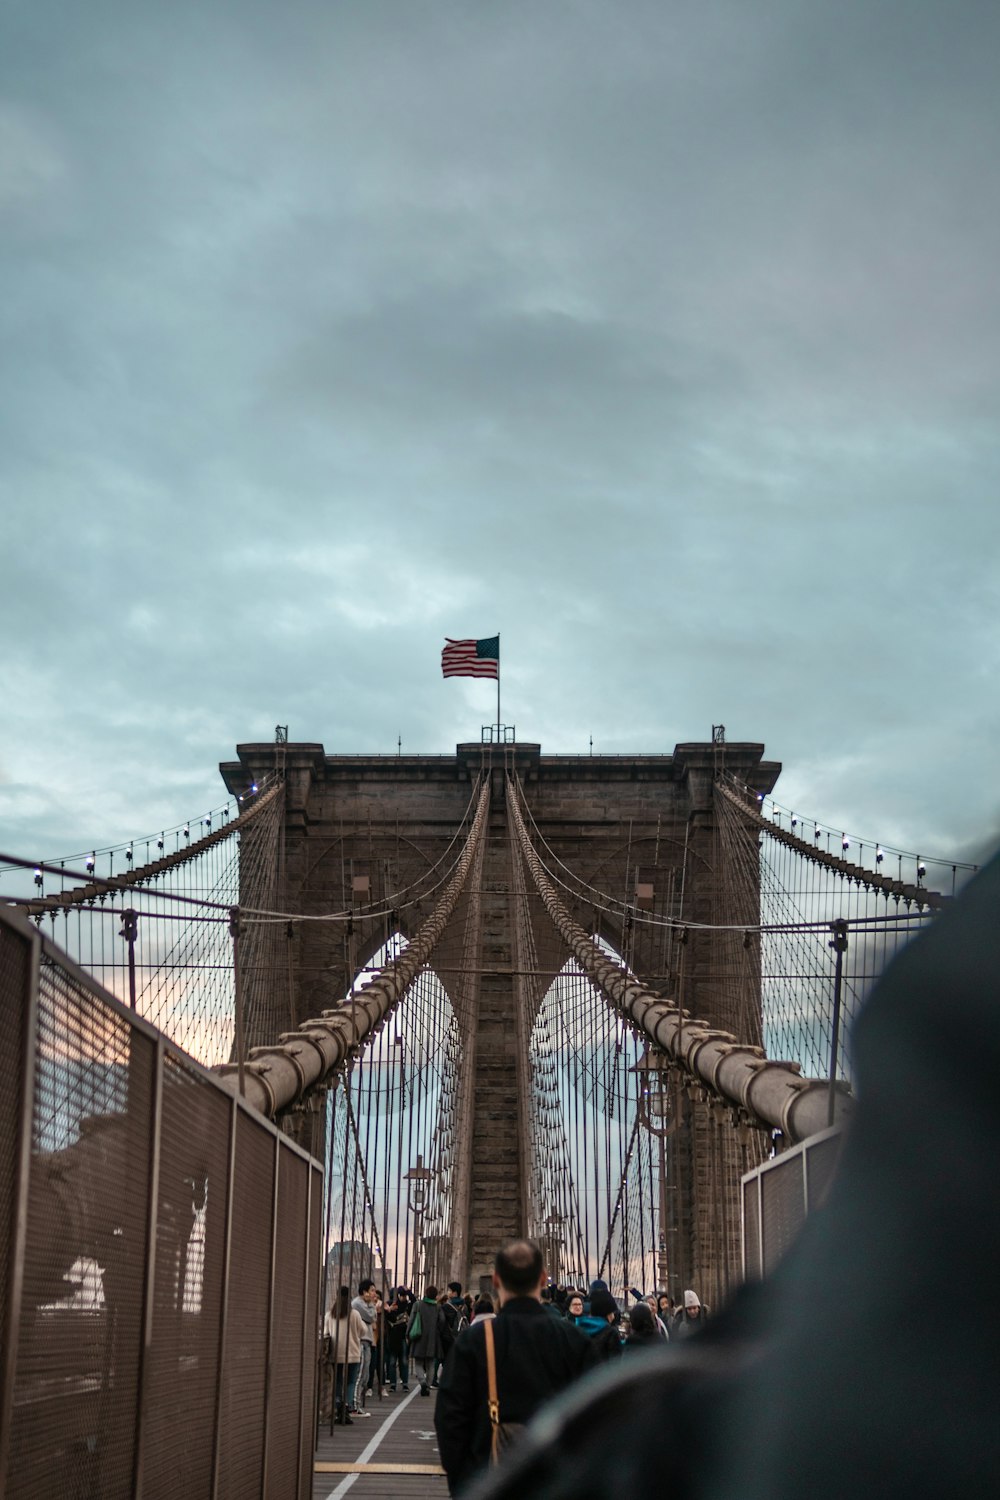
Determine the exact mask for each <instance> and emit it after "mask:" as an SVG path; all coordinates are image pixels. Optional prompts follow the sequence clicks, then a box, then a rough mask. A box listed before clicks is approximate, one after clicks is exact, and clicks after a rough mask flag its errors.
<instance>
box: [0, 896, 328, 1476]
mask: <svg viewBox="0 0 1000 1500" xmlns="http://www.w3.org/2000/svg"><path fill="white" fill-rule="evenodd" d="M35 949H37V950H38V951H39V953H40V963H39V968H38V980H37V991H36V988H35V966H34V960H33V950H35ZM26 1028H27V1030H26ZM0 1044H2V1046H0V1083H2V1093H0V1174H2V1175H0V1186H2V1188H3V1199H2V1201H3V1204H4V1209H3V1210H2V1212H3V1213H4V1214H5V1215H6V1217H5V1218H4V1219H2V1220H0V1231H2V1239H0V1255H2V1257H3V1258H2V1261H0V1267H2V1270H3V1275H4V1280H3V1284H2V1290H3V1304H2V1306H3V1332H4V1335H5V1343H6V1350H5V1354H4V1388H3V1404H2V1405H0V1413H2V1414H3V1418H4V1423H5V1424H6V1425H5V1426H2V1427H0V1438H2V1440H3V1441H2V1442H0V1493H2V1494H3V1495H5V1496H8V1495H9V1496H18V1497H21V1496H25V1497H26V1496H45V1497H49V1496H51V1495H57V1494H58V1495H60V1496H70V1497H77V1496H78V1497H81V1500H82V1497H88V1500H108V1497H116V1496H133V1495H140V1494H141V1495H142V1496H143V1500H148V1497H159V1496H168V1495H169V1496H174V1495H176V1494H178V1493H181V1494H183V1495H184V1496H185V1497H186V1500H187V1497H195V1496H206V1497H207V1496H209V1495H211V1494H212V1492H213V1491H212V1485H213V1473H214V1472H215V1470H216V1468H217V1469H218V1475H219V1484H218V1490H217V1493H219V1494H221V1495H227V1494H230V1495H233V1496H241V1497H242V1496H244V1495H248V1494H252V1495H260V1494H261V1493H262V1479H263V1459H264V1433H265V1416H266V1410H267V1397H268V1377H269V1363H270V1361H269V1348H268V1336H269V1329H270V1327H271V1326H272V1320H271V1308H272V1300H273V1306H274V1310H275V1314H276V1320H275V1326H278V1319H279V1318H280V1327H279V1328H278V1337H277V1339H276V1341H275V1344H274V1377H273V1378H274V1390H273V1391H272V1394H273V1395H274V1396H275V1405H274V1411H273V1414H272V1419H271V1424H270V1429H269V1436H270V1438H271V1443H272V1452H271V1457H270V1461H269V1465H268V1471H269V1475H270V1486H269V1490H270V1493H271V1494H273V1495H279V1494H280V1495H282V1496H284V1495H295V1494H297V1493H300V1492H301V1493H308V1489H306V1490H302V1489H301V1486H302V1482H303V1476H306V1475H308V1467H307V1464H306V1458H307V1456H308V1457H311V1451H310V1448H309V1444H310V1440H311V1436H312V1431H313V1393H314V1388H315V1387H314V1381H315V1325H316V1319H317V1285H318V1267H319V1264H320V1205H321V1204H322V1200H323V1186H322V1181H323V1180H322V1173H321V1171H320V1170H319V1169H318V1167H317V1166H316V1164H315V1163H313V1162H312V1161H311V1159H310V1158H308V1157H306V1156H305V1155H304V1154H303V1153H302V1152H301V1151H300V1150H299V1149H298V1147H296V1146H295V1145H294V1144H293V1143H292V1142H291V1141H288V1140H287V1139H286V1138H285V1137H283V1136H282V1135H281V1134H280V1132H279V1131H278V1130H277V1129H276V1128H275V1127H274V1126H273V1125H271V1124H269V1123H268V1122H266V1121H264V1120H262V1119H260V1118H259V1117H257V1116H255V1115H254V1114H252V1112H251V1111H250V1110H248V1109H247V1108H245V1107H244V1106H241V1105H239V1104H238V1103H237V1102H236V1101H234V1100H233V1098H232V1096H231V1095H230V1094H228V1093H227V1092H226V1091H225V1090H224V1089H223V1088H222V1086H221V1085H220V1084H219V1083H218V1081H217V1080H215V1079H213V1078H212V1077H211V1075H209V1074H207V1073H205V1072H204V1071H203V1070H202V1069H200V1068H199V1067H198V1065H197V1064H196V1063H194V1062H192V1061H191V1060H190V1059H187V1058H185V1057H184V1056H183V1054H180V1053H179V1052H178V1051H177V1049H175V1048H173V1047H171V1046H170V1044H169V1043H166V1042H165V1041H164V1040H163V1039H162V1038H160V1037H158V1036H157V1034H156V1033H155V1032H154V1031H153V1030H152V1028H150V1027H149V1026H148V1025H147V1024H146V1023H145V1022H143V1021H141V1020H137V1019H135V1018H134V1017H133V1016H132V1015H131V1014H130V1013H129V1012H128V1011H126V1010H125V1009H123V1008H122V1007H121V1006H120V1005H119V1004H118V1003H117V1002H116V1001H115V1000H114V999H113V998H112V997H110V996H109V995H107V994H106V993H104V992H103V991H101V990H100V989H98V988H97V987H96V985H94V984H93V982H92V981H91V980H90V979H89V978H88V976H86V975H84V974H82V973H81V972H80V971H79V970H76V969H75V968H73V967H72V965H71V964H69V963H68V961H66V960H65V958H64V956H62V955H60V954H59V953H58V950H57V949H55V948H54V946H53V945H52V944H50V943H49V942H47V941H46V940H44V939H42V938H39V937H38V936H37V935H35V934H34V933H32V932H31V931H30V929H27V928H25V927H23V926H22V925H21V924H20V921H19V919H17V918H15V919H12V918H11V917H10V916H9V914H7V913H5V912H4V911H2V910H0ZM29 1058H30V1059H31V1062H32V1065H31V1068H30V1070H29V1072H28V1074H27V1075H25V1073H24V1061H25V1059H29ZM234 1116H235V1125H236V1140H237V1150H236V1153H235V1162H236V1167H235V1174H234V1179H233V1182H232V1184H230V1181H229V1177H230V1142H231V1138H232V1126H233V1122H234ZM22 1143H23V1144H24V1147H25V1149H26V1153H27V1155H26V1158H25V1159H26V1161H27V1170H26V1172H24V1173H21V1172H20V1168H19V1162H20V1161H21V1159H22V1151H21V1144H22ZM276 1160H281V1162H282V1163H283V1174H282V1176H281V1179H280V1180H281V1201H280V1204H276V1202H275V1197H274V1183H275V1175H274V1174H275V1162H276ZM19 1180H23V1182H24V1192H25V1197H26V1212H25V1213H24V1215H23V1216H22V1222H21V1224H20V1227H18V1224H17V1222H16V1215H15V1213H14V1212H12V1209H11V1206H13V1207H15V1208H16V1205H17V1202H18V1182H19ZM310 1181H312V1183H313V1187H312V1189H310V1185H309V1184H310ZM276 1208H277V1210H278V1212H280V1215H281V1226H280V1232H279V1231H278V1228H277V1225H276V1219H275V1211H276ZM18 1236H21V1237H22V1238H18ZM275 1236H276V1237H277V1243H278V1246H279V1253H278V1256H277V1258H276V1259H274V1263H273V1266H272V1253H271V1246H272V1237H275ZM307 1236H308V1238H307ZM154 1244H155V1255H154V1254H153V1246H154ZM15 1265H16V1267H17V1268H18V1270H19V1272H23V1275H22V1277H21V1279H20V1281H19V1280H18V1278H17V1277H14V1276H13V1275H12V1271H13V1269H14V1266H15ZM227 1268H228V1273H227ZM273 1272H276V1273H277V1276H278V1280H277V1282H276V1283H274V1282H273ZM224 1298H225V1306H224ZM224 1314H225V1317H226V1330H227V1332H226V1339H225V1342H224V1343H223V1337H222V1323H223V1315H224ZM220 1354H221V1360H220ZM217 1460H218V1463H217Z"/></svg>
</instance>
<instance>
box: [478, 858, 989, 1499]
mask: <svg viewBox="0 0 1000 1500" xmlns="http://www.w3.org/2000/svg"><path fill="white" fill-rule="evenodd" d="M853 1051H854V1059H855V1068H856V1074H857V1087H858V1105H857V1109H856V1111H855V1114H854V1118H853V1120H852V1123H851V1127H850V1131H849V1134H848V1138H847V1140H846V1141H845V1145H844V1151H843V1156H842V1159H841V1165H840V1170H839V1173H838V1176H837V1179H836V1181H835V1183H834V1185H833V1187H832V1189H831V1193H830V1196H829V1199H828V1201H827V1203H826V1205H825V1206H824V1207H823V1208H822V1209H820V1210H819V1211H817V1212H816V1213H815V1214H814V1215H813V1216H812V1218H811V1219H810V1220H809V1221H808V1223H807V1224H806V1227H805V1230H804V1232H803V1234H802V1236H801V1238H800V1240H799V1241H798V1243H797V1245H796V1246H795V1247H794V1249H793V1250H792V1251H791V1252H790V1253H789V1254H788V1256H787V1257H786V1258H785V1260H784V1262H783V1263H782V1265H781V1266H780V1267H779V1268H778V1271H777V1272H776V1274H775V1275H774V1276H772V1277H771V1278H769V1279H768V1280H767V1281H765V1282H762V1283H760V1284H758V1285H756V1286H751V1287H746V1288H744V1289H743V1290H742V1292H741V1293H740V1294H739V1295H738V1296H737V1297H736V1299H735V1300H734V1302H733V1303H732V1304H731V1305H730V1307H729V1308H727V1309H726V1310H725V1311H724V1312H722V1313H721V1314H720V1315H719V1316H717V1317H716V1318H714V1319H713V1320H712V1322H711V1323H709V1324H708V1325H707V1326H706V1327H705V1329H704V1330H703V1331H702V1332H701V1333H699V1334H698V1335H697V1336H696V1337H694V1338H692V1339H690V1340H689V1341H687V1342H686V1343H684V1344H681V1345H677V1344H674V1345H672V1346H670V1347H665V1348H663V1349H661V1350H657V1351H654V1352H653V1353H651V1354H650V1355H648V1356H644V1357H642V1358H638V1357H637V1358H635V1359H629V1360H626V1361H624V1362H622V1363H621V1364H620V1365H619V1366H618V1368H617V1370H616V1371H615V1372H614V1373H613V1374H611V1375H605V1376H604V1377H603V1378H592V1379H590V1380H588V1381H587V1382H586V1383H585V1384H584V1386H582V1387H581V1388H580V1389H579V1390H578V1391H577V1392H574V1394H573V1396H572V1397H571V1398H569V1399H568V1400H567V1399H564V1400H563V1401H562V1402H561V1403H559V1404H555V1405H553V1406H552V1407H551V1408H549V1409H548V1410H546V1411H545V1412H544V1413H543V1414H542V1415H541V1417H540V1418H539V1420H538V1421H536V1423H535V1424H533V1426H532V1427H531V1428H529V1430H528V1432H527V1433H526V1434H525V1437H524V1439H523V1442H522V1446H521V1448H520V1450H519V1451H518V1452H517V1454H516V1455H512V1457H511V1459H510V1461H509V1463H507V1464H506V1465H505V1466H502V1467H501V1468H499V1469H497V1470H496V1471H495V1472H494V1473H493V1474H492V1475H491V1476H490V1477H489V1479H488V1480H487V1481H486V1482H485V1483H483V1484H482V1485H481V1486H480V1487H479V1488H478V1489H477V1490H476V1497H477V1500H487V1497H489V1500H501V1497H502V1500H515V1497H516V1500H611V1497H616V1500H617V1497H620V1496H622V1495H628V1496H629V1497H630V1500H633V1497H635V1500H646V1497H649V1500H653V1497H659V1496H661V1495H669V1496H670V1497H671V1500H800V1497H802V1496H803V1495H808V1496H809V1500H841V1497H843V1496H845V1495H849V1496H850V1497H851V1500H867V1497H872V1500H875V1497H877V1500H930V1497H944V1496H948V1497H949V1500H950V1497H952V1496H961V1497H963V1500H971V1497H978V1496H986V1495H990V1496H992V1495H995V1494H996V1493H997V1485H998V1478H997V1476H998V1475H1000V1425H998V1418H997V1394H998V1391H1000V1195H998V1193H997V1163H998V1161H1000V1108H998V1106H1000V859H994V860H993V861H992V862H991V864H990V865H988V866H987V868H986V869H985V870H984V871H983V872H982V873H981V874H980V875H979V876H978V877H977V879H976V880H975V881H973V883H972V884H971V885H970V886H969V888H968V889H967V890H966V892H965V893H964V894H963V895H962V896H961V898H960V899H959V900H958V901H957V902H956V904H955V906H954V907H953V908H952V909H951V910H950V911H948V912H946V913H945V914H944V915H943V916H942V917H941V918H940V919H939V920H938V921H937V922H936V923H935V925H934V927H933V928H932V929H931V930H930V931H928V932H926V933H925V934H924V935H923V936H922V937H920V938H919V939H917V940H916V941H915V942H914V943H913V944H912V945H911V946H910V947H909V948H907V949H906V950H905V952H904V953H902V954H901V956H900V957H899V958H898V959H897V960H896V961H895V963H893V964H892V966H891V967H890V969H889V970H888V971H887V973H886V974H885V976H884V978H883V979H882V980H881V981H880V983H879V984H878V985H877V986H876V988H875V990H874V992H873V993H872V996H871V999H870V1001H869V1002H868V1004H867V1005H866V1006H865V1008H864V1011H863V1012H862V1014H861V1016H860V1018H859V1020H858V1024H857V1026H856V1029H855V1033H854V1045H853ZM944 1281H947V1282H951V1283H952V1284H954V1285H955V1286H956V1287H960V1289H961V1295H960V1297H958V1298H956V1299H955V1300H954V1301H951V1300H949V1302H948V1303H947V1305H942V1306H940V1307H939V1308H938V1309H937V1310H936V1312H935V1313H934V1315H933V1316H932V1317H928V1314H927V1301H926V1298H927V1289H928V1287H933V1286H936V1285H939V1284H940V1283H941V1282H944Z"/></svg>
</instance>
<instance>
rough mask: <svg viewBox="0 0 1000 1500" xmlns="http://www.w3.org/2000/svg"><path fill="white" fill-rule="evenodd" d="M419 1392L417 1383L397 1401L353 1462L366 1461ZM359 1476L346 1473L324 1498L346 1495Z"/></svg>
mask: <svg viewBox="0 0 1000 1500" xmlns="http://www.w3.org/2000/svg"><path fill="white" fill-rule="evenodd" d="M419 1394H420V1385H419V1383H418V1384H417V1385H415V1386H414V1387H413V1390H412V1391H411V1392H410V1394H409V1395H408V1396H407V1398H406V1400H405V1401H401V1402H400V1403H399V1405H398V1406H397V1407H396V1410H395V1411H394V1412H393V1414H392V1416H391V1417H386V1419H385V1421H384V1422H383V1423H382V1425H381V1427H380V1428H379V1430H378V1432H376V1434H375V1436H374V1437H373V1438H372V1440H371V1442H370V1443H369V1444H368V1446H367V1447H366V1448H365V1449H364V1450H363V1451H362V1452H361V1453H359V1454H358V1456H357V1458H356V1459H355V1463H359V1464H366V1463H367V1462H368V1460H369V1459H370V1458H371V1456H372V1454H373V1453H374V1452H375V1450H376V1449H377V1448H378V1445H379V1443H380V1442H381V1441H382V1439H383V1438H384V1437H385V1435H386V1433H387V1432H388V1431H389V1428H390V1427H391V1426H392V1424H393V1422H395V1420H396V1418H397V1417H399V1416H402V1414H403V1412H404V1411H405V1410H406V1408H407V1407H408V1406H409V1404H410V1402H411V1401H412V1400H413V1398H414V1396H418V1395H419ZM360 1477H361V1476H360V1475H359V1474H348V1475H347V1476H346V1477H345V1478H344V1479H342V1480H341V1481H340V1483H339V1484H338V1485H337V1487H336V1488H335V1489H332V1490H331V1491H330V1493H329V1494H328V1495H327V1497H326V1500H340V1497H341V1495H346V1494H347V1491H348V1490H349V1489H350V1488H351V1485H352V1484H354V1482H355V1480H357V1479H359V1478H360Z"/></svg>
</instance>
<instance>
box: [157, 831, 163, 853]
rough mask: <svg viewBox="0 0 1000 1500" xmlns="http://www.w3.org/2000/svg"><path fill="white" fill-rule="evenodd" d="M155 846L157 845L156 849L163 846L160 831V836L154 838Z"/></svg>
mask: <svg viewBox="0 0 1000 1500" xmlns="http://www.w3.org/2000/svg"><path fill="white" fill-rule="evenodd" d="M156 847H157V849H162V848H163V834H162V833H161V834H160V837H159V838H158V839H157V840H156Z"/></svg>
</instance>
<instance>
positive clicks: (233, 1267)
mask: <svg viewBox="0 0 1000 1500" xmlns="http://www.w3.org/2000/svg"><path fill="white" fill-rule="evenodd" d="M274 1155H275V1153H274V1138H273V1136H272V1134H271V1133H270V1132H269V1131H268V1130H266V1129H265V1128H264V1127H263V1125H260V1124H258V1123H257V1121H256V1120H253V1119H251V1118H250V1116H249V1115H248V1114H243V1113H241V1114H240V1116H239V1118H238V1120H237V1122H236V1181H235V1183H234V1185H233V1234H232V1244H231V1250H230V1255H231V1259H230V1269H229V1306H228V1316H227V1321H226V1343H225V1349H224V1351H223V1393H222V1427H221V1432H220V1434H219V1439H220V1445H221V1447H220V1470H219V1495H220V1497H221V1500H226V1497H228V1496H231V1497H232V1500H242V1497H243V1496H246V1495H259V1494H260V1493H261V1492H262V1487H263V1465H264V1432H265V1416H266V1394H267V1392H266V1381H267V1346H268V1322H269V1315H270V1298H271V1238H272V1217H271V1209H270V1204H271V1203H272V1202H273V1193H274V1166H275V1161H274Z"/></svg>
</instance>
